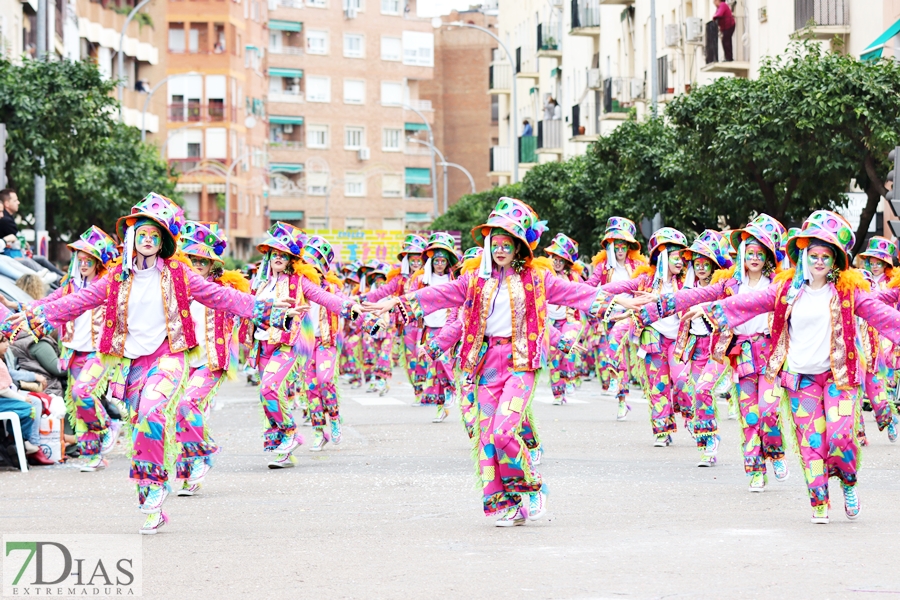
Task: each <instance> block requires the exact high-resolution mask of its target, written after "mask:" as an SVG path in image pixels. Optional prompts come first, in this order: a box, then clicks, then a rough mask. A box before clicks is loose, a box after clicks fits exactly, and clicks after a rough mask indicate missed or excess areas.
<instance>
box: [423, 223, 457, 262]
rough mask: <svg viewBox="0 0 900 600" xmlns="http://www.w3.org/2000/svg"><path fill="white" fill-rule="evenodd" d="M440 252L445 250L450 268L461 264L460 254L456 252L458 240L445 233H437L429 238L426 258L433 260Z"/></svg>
mask: <svg viewBox="0 0 900 600" xmlns="http://www.w3.org/2000/svg"><path fill="white" fill-rule="evenodd" d="M438 250H443V251H444V252H445V253H446V254H447V262H448V263H449V266H451V267H452V266H453V265H455V264H456V263H457V262H459V254H458V253H457V252H456V240H455V239H454V238H453V236H452V235H450V234H449V233H447V232H445V231H435V232H434V233H432V234H431V235H430V236H428V243H427V245H426V246H425V254H426V256H428V258H432V257H434V255H435V252H436V251H438Z"/></svg>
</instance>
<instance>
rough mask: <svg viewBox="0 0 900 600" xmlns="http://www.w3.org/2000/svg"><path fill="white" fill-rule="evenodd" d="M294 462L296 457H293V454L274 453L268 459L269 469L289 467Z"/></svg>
mask: <svg viewBox="0 0 900 600" xmlns="http://www.w3.org/2000/svg"><path fill="white" fill-rule="evenodd" d="M296 464H297V459H296V458H294V455H293V454H276V455H275V456H274V457H272V460H270V461H269V464H268V467H269V468H270V469H290V468H291V467H293V466H294V465H296Z"/></svg>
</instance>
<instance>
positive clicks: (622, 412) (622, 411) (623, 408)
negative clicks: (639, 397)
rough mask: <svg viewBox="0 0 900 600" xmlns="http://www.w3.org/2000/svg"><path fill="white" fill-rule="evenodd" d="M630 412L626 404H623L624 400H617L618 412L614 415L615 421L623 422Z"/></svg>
mask: <svg viewBox="0 0 900 600" xmlns="http://www.w3.org/2000/svg"><path fill="white" fill-rule="evenodd" d="M629 412H631V407H630V406H628V403H627V402H625V399H624V398H620V399H619V412H618V413H616V421H624V420H625V419H626V418H628V413H629Z"/></svg>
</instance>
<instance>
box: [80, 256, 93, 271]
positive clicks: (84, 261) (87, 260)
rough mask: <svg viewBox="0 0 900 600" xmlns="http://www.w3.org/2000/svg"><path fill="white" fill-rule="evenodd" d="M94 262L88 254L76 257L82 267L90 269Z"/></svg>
mask: <svg viewBox="0 0 900 600" xmlns="http://www.w3.org/2000/svg"><path fill="white" fill-rule="evenodd" d="M95 264H97V261H96V260H95V259H93V258H91V257H90V256H82V257H81V258H79V259H78V266H79V267H81V268H82V269H90V268H91V267H93V266H94V265H95Z"/></svg>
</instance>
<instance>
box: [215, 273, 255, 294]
mask: <svg viewBox="0 0 900 600" xmlns="http://www.w3.org/2000/svg"><path fill="white" fill-rule="evenodd" d="M216 282H217V283H219V284H221V285H224V286H225V287H230V288H233V289H236V290H237V291H239V292H244V293H245V294H246V293H248V292H249V291H250V282H249V281H247V278H246V277H244V274H243V273H241V272H240V271H225V272H224V273H222V275H221V276H220V277H219V278H218V279H216Z"/></svg>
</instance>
